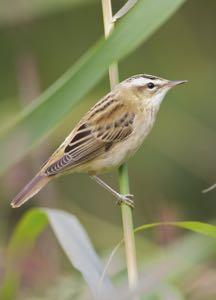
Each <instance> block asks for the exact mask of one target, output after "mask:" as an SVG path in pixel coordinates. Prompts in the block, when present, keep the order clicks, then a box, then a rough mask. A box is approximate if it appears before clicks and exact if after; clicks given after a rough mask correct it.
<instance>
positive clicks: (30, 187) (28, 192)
mask: <svg viewBox="0 0 216 300" xmlns="http://www.w3.org/2000/svg"><path fill="white" fill-rule="evenodd" d="M51 179H52V176H46V175H43V174H40V173H38V174H37V175H36V176H35V177H34V178H33V179H32V180H31V181H30V182H29V183H28V184H27V185H26V186H25V187H24V188H23V189H22V190H21V191H20V192H19V194H18V195H16V197H15V198H14V199H13V200H12V201H11V206H12V207H13V208H15V207H20V206H21V205H22V204H23V203H25V202H26V201H28V200H29V199H30V198H31V197H33V196H34V195H35V194H37V193H38V192H39V191H40V190H41V189H42V188H43V187H44V186H45V185H46V184H47V183H48V182H49V181H50V180H51Z"/></svg>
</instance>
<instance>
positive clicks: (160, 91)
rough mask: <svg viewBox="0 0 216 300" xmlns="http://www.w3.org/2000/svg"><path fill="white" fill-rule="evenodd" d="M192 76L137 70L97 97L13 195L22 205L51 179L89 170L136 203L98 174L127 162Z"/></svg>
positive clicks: (124, 199)
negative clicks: (172, 94)
mask: <svg viewBox="0 0 216 300" xmlns="http://www.w3.org/2000/svg"><path fill="white" fill-rule="evenodd" d="M185 82H186V81H185V80H184V81H170V80H166V79H163V78H159V77H156V76H152V75H146V74H139V75H135V76H132V77H130V78H128V79H126V80H124V81H122V82H121V83H119V84H118V85H116V87H115V88H114V89H113V90H112V91H111V92H110V93H108V94H107V95H106V96H104V97H103V98H102V99H101V100H100V101H99V102H97V103H96V104H95V105H94V106H93V107H92V108H91V109H90V110H89V111H88V112H87V113H86V114H85V115H84V117H83V118H82V119H81V120H80V122H79V123H78V124H77V125H76V126H75V128H74V129H73V130H72V132H71V133H70V134H69V135H68V137H67V138H66V139H65V140H64V142H63V143H62V144H61V145H60V146H59V148H58V149H57V150H56V151H55V152H54V153H53V154H52V155H51V156H50V158H49V159H48V160H47V161H46V162H45V163H44V164H43V166H42V168H41V170H40V171H39V172H38V173H37V175H36V176H35V177H34V178H33V179H32V180H31V181H30V182H29V183H28V184H27V185H26V186H25V187H24V188H23V189H22V190H21V192H20V193H19V194H18V195H17V196H16V197H15V198H14V199H13V200H12V202H11V205H12V207H19V206H21V205H22V204H23V203H25V202H26V201H27V200H28V199H30V198H31V197H33V196H34V195H35V194H37V193H38V192H39V191H40V190H41V189H42V188H43V187H44V186H45V185H46V184H47V183H48V182H49V181H51V180H53V179H54V178H56V177H59V176H61V175H65V174H69V173H73V172H83V173H87V174H89V175H90V176H91V178H92V179H93V180H95V181H96V182H97V183H99V184H100V185H101V186H103V187H104V188H105V189H107V190H108V191H110V192H111V193H112V194H113V195H114V196H115V197H116V198H117V200H118V203H122V202H125V203H126V204H128V205H130V206H133V195H121V194H119V193H118V192H116V191H115V190H114V189H112V188H111V187H110V186H109V185H107V184H106V183H105V182H104V181H102V180H101V179H100V178H99V177H98V176H97V175H98V174H101V173H104V172H109V171H110V170H112V169H113V168H116V167H118V166H120V165H121V164H122V163H124V162H125V161H126V160H127V159H128V158H129V157H130V156H131V155H132V154H134V152H135V151H136V150H137V149H138V148H139V147H140V145H141V144H142V142H143V140H144V139H145V137H146V136H147V134H148V133H149V132H150V130H151V128H152V126H153V124H154V122H155V119H156V115H157V112H158V110H159V107H160V104H161V102H162V100H163V98H164V96H165V95H166V93H167V92H168V91H169V90H170V89H171V88H172V87H174V86H176V85H179V84H182V83H185Z"/></svg>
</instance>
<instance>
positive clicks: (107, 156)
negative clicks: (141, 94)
mask: <svg viewBox="0 0 216 300" xmlns="http://www.w3.org/2000/svg"><path fill="white" fill-rule="evenodd" d="M154 120H155V116H152V115H151V114H148V115H146V114H145V115H143V116H142V115H141V116H138V117H136V120H135V124H134V129H133V133H132V134H131V135H130V136H129V137H128V138H127V139H125V140H124V141H121V142H119V143H116V144H115V145H113V147H111V148H110V149H109V150H108V151H107V152H104V153H103V154H102V155H101V156H100V157H98V158H97V159H95V160H93V161H91V162H89V163H87V165H86V166H85V170H83V168H82V171H84V172H89V173H94V174H99V173H104V172H109V171H110V170H111V169H113V168H116V167H118V166H120V165H121V164H122V163H124V162H125V161H127V159H128V158H129V157H130V156H131V155H133V154H134V153H135V152H136V151H137V150H138V148H139V147H140V146H141V144H142V143H143V141H144V139H145V137H146V136H147V135H148V133H149V132H150V130H151V128H152V126H153V124H154ZM83 167H84V166H83Z"/></svg>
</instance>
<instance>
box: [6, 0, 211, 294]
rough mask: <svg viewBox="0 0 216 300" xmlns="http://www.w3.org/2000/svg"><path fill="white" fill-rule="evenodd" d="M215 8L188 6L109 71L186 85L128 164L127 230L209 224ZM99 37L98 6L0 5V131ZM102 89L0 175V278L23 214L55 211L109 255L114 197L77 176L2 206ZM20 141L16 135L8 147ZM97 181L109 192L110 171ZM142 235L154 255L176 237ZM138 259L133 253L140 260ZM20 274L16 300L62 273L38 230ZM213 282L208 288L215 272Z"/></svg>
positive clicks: (117, 227)
mask: <svg viewBox="0 0 216 300" xmlns="http://www.w3.org/2000/svg"><path fill="white" fill-rule="evenodd" d="M123 3H124V1H117V0H116V1H115V0H114V1H113V10H114V11H117V10H118V9H119V8H120V7H121V6H122V4H123ZM215 10H216V2H215V1H210V0H207V1H205V2H204V1H202V0H190V1H188V2H187V3H186V4H185V5H183V6H182V7H181V8H180V10H179V11H178V12H177V13H176V14H175V15H174V16H172V18H171V19H169V20H168V22H166V24H165V25H163V26H162V27H161V28H160V30H158V31H157V32H156V33H155V34H154V35H153V36H152V37H151V38H149V40H148V41H147V42H146V43H145V44H144V45H142V46H141V47H139V48H138V49H137V50H136V51H134V52H133V53H132V54H130V55H129V56H127V57H126V58H125V59H124V60H123V61H121V62H120V64H119V70H120V78H121V79H122V80H123V79H125V78H127V77H129V76H131V75H134V74H139V73H147V74H154V75H158V76H161V77H165V78H167V79H187V80H188V81H189V83H188V84H187V85H185V86H182V87H179V88H176V89H175V90H173V91H172V92H170V93H169V94H168V95H167V97H166V99H165V101H164V103H163V105H162V107H161V110H160V113H159V116H158V120H157V122H156V125H155V127H154V129H153V130H152V132H151V134H150V135H149V137H148V138H147V140H146V141H145V143H144V145H143V146H142V148H141V149H140V150H139V151H138V152H137V153H136V155H135V156H134V157H133V158H132V159H131V160H130V162H129V173H130V185H131V192H132V193H133V194H135V201H136V209H135V210H134V222H135V225H136V226H138V225H140V224H143V223H147V222H155V221H169V220H201V221H212V220H213V219H215V211H216V202H215V195H216V190H213V191H212V192H209V193H207V194H202V193H201V191H202V190H203V189H204V188H206V187H208V186H209V185H211V184H213V183H214V182H215V180H216V164H215V161H216V160H215V149H216V134H215V129H216V122H215V110H216V96H215V87H216V82H215V78H216V77H215V70H216V55H215V53H216V39H215V36H216V35H215V28H216V18H215ZM102 35H103V20H102V12H101V3H100V1H96V0H95V1H93V0H92V1H90V0H88V1H87V0H86V1H84V0H83V1H75V0H73V1H72V0H71V1H69V0H64V1H57V0H55V1H51V0H44V1H37V0H34V1H24V0H22V1H21V0H20V1H14V3H13V5H12V3H11V2H10V1H3V0H1V1H0V118H1V125H2V127H3V126H4V125H5V124H10V121H11V120H12V119H13V118H14V116H15V115H16V114H17V113H18V112H19V111H21V110H22V108H23V107H25V106H26V105H27V104H28V103H30V102H31V101H34V98H36V96H38V95H39V94H40V93H41V92H42V91H44V90H45V89H46V88H47V87H49V86H50V85H51V84H52V83H53V82H54V81H55V80H56V79H58V77H59V76H60V75H61V74H63V73H64V72H65V71H66V70H67V69H68V68H69V66H71V65H72V64H73V63H74V62H75V61H76V60H77V59H78V58H79V57H80V56H81V55H82V54H83V53H85V51H86V50H87V49H88V48H89V47H90V46H91V45H93V44H94V43H95V42H96V41H97V40H98V39H99V38H100V37H101V36H102ZM80 89H82V82H80ZM108 91H109V81H108V76H106V78H103V80H102V81H100V83H99V84H98V85H97V86H96V87H95V88H94V89H93V90H92V91H91V92H90V93H89V94H88V95H87V96H86V97H85V98H84V99H82V101H81V102H79V104H78V105H76V107H75V108H74V109H73V111H71V112H70V113H69V115H68V116H67V117H66V118H65V119H64V121H63V122H62V123H61V124H60V125H59V126H58V127H57V129H56V130H55V131H54V132H53V133H52V134H51V136H49V137H47V139H46V140H45V141H43V142H42V143H41V144H40V145H39V146H38V147H37V148H35V149H34V150H33V151H32V152H31V155H28V156H27V157H26V158H25V159H24V160H22V161H20V162H19V163H17V164H16V165H15V166H13V167H12V168H10V170H8V171H7V172H6V173H4V174H3V176H2V177H1V183H0V184H1V190H0V196H1V198H0V199H1V200H0V247H1V248H0V280H1V278H2V277H3V269H4V268H3V261H4V257H5V252H6V245H7V243H8V241H9V239H10V236H11V232H12V230H13V228H14V226H15V224H16V222H17V221H18V219H20V217H21V215H22V214H23V213H24V212H25V211H26V210H28V209H29V207H31V206H45V207H47V206H48V207H55V208H60V209H64V210H67V211H70V212H72V213H74V214H75V215H76V216H77V217H78V218H79V219H80V220H81V222H82V223H83V224H84V226H85V227H86V229H87V231H88V233H89V235H90V237H91V239H92V241H93V243H94V245H95V247H96V249H97V250H98V251H99V252H104V251H105V250H107V249H112V247H113V245H115V244H116V243H117V242H118V241H119V239H120V238H121V215H120V210H119V208H118V207H116V206H115V205H114V203H115V202H114V199H112V197H111V196H110V195H109V194H108V193H106V192H105V191H104V190H103V189H101V188H100V187H99V186H97V185H96V184H95V183H94V182H92V181H91V180H90V179H89V178H88V177H87V176H86V175H76V174H75V175H70V176H67V177H64V178H60V179H58V180H56V181H55V182H54V183H53V184H50V186H49V187H47V188H46V189H44V190H43V191H42V192H41V193H40V194H39V195H38V196H37V197H34V199H33V200H32V201H30V202H29V203H28V204H27V205H25V206H24V207H23V208H21V209H19V210H12V209H11V208H10V206H9V202H10V200H11V198H12V197H13V196H14V195H15V194H16V193H17V192H18V191H19V190H20V188H21V187H22V186H23V185H24V184H25V183H26V182H27V181H28V180H29V179H30V178H31V176H32V175H33V174H34V173H35V172H36V171H37V170H38V168H39V167H40V165H41V164H42V162H43V161H44V160H45V159H46V158H47V157H48V156H49V155H50V154H51V153H52V151H53V150H55V148H56V147H57V146H58V145H59V144H60V143H61V142H62V140H63V139H64V138H65V136H66V135H67V133H68V132H70V130H71V129H72V128H73V126H74V125H75V124H76V122H77V121H78V120H79V118H80V117H81V116H82V115H83V113H84V112H86V111H87V110H88V109H89V108H90V107H91V105H93V104H94V103H95V102H96V101H97V100H98V99H99V98H100V97H102V96H103V95H104V94H105V93H107V92H108ZM22 138H23V137H17V147H19V144H20V143H22ZM13 151H16V148H15V149H13ZM10 153H11V152H10ZM103 178H104V179H105V180H106V181H107V182H108V183H110V184H111V185H112V186H113V187H116V188H117V181H118V179H117V172H113V173H112V174H108V175H105V176H104V177H103ZM146 236H147V237H148V239H150V240H151V242H152V243H154V244H156V245H158V247H159V248H162V249H163V248H164V245H167V244H170V243H172V242H173V241H175V240H176V239H178V238H180V236H181V234H180V233H179V230H176V229H173V228H169V229H163V230H162V229H160V230H159V229H155V230H153V231H151V232H148V233H146ZM142 251H143V250H142V246H140V248H139V249H138V252H139V253H141V254H139V255H140V256H142ZM48 256H49V257H48ZM20 272H21V273H22V286H21V291H20V294H21V295H22V297H24V298H25V297H27V298H26V299H30V297H33V295H37V294H39V293H40V291H43V290H45V289H47V288H49V287H50V286H53V282H55V280H58V278H60V277H61V276H63V275H66V274H69V273H70V272H71V270H70V267H69V266H68V263H67V261H66V259H65V258H64V256H63V254H62V251H61V250H60V249H59V247H58V246H57V243H56V242H55V240H54V238H53V236H52V234H51V232H50V231H47V232H46V233H45V234H44V235H43V236H42V237H41V240H40V241H39V242H38V243H37V245H36V246H35V247H34V249H33V251H32V252H31V253H30V255H29V256H28V257H27V258H26V259H25V260H24V261H23V262H22V263H21V264H20ZM213 278H214V280H215V281H214V284H215V283H216V275H215V274H214V277H213ZM190 287H191V286H190ZM195 290H196V289H195ZM26 295H28V296H26ZM214 295H216V294H214ZM196 297H197V298H196ZM24 298H22V299H24ZM32 299H33V298H32ZM35 299H36V298H35ZM37 299H40V298H37ZM57 299H58V298H57ZM59 299H60V298H59ZM185 299H210V298H208V297H207V296H204V298H199V295H196V292H194V294H193V293H192V295H191V298H185ZM212 299H215V298H212Z"/></svg>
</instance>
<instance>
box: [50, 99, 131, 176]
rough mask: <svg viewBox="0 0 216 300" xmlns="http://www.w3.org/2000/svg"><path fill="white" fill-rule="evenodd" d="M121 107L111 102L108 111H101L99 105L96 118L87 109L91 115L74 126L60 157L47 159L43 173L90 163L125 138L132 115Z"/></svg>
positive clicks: (129, 128)
mask: <svg viewBox="0 0 216 300" xmlns="http://www.w3.org/2000/svg"><path fill="white" fill-rule="evenodd" d="M104 105H105V104H104V102H103V106H104ZM107 106H108V105H107ZM107 106H106V107H107ZM123 108H124V107H123V106H122V105H119V104H117V105H116V104H115V102H114V101H112V104H110V106H109V110H108V111H107V109H106V110H105V111H104V112H103V111H102V109H100V106H99V105H98V106H97V111H98V112H100V115H99V119H97V118H98V116H97V113H95V111H93V112H91V111H90V113H92V114H93V115H91V114H90V116H89V118H86V117H84V118H83V120H81V121H80V123H79V124H78V125H77V127H76V128H75V129H74V131H73V134H72V136H71V140H70V142H69V143H68V142H67V143H66V145H65V146H64V152H63V155H62V156H61V157H60V158H59V156H58V159H57V160H56V159H55V160H54V161H52V163H51V164H49V161H48V163H47V166H48V167H47V168H45V173H46V175H55V174H57V173H60V172H63V171H66V170H68V169H71V168H74V167H76V166H78V165H81V164H84V163H86V162H89V161H90V160H93V159H95V158H96V157H98V156H100V155H101V154H103V153H104V152H106V151H109V150H110V148H111V147H113V146H114V145H115V144H116V143H118V142H120V141H122V140H124V139H126V138H128V137H129V136H130V135H131V134H132V132H133V123H134V118H135V114H134V113H133V112H130V113H125V111H126V110H125V109H123ZM107 115H109V118H108V119H107V118H106V117H107ZM109 120H110V121H109ZM67 140H68V139H67Z"/></svg>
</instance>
